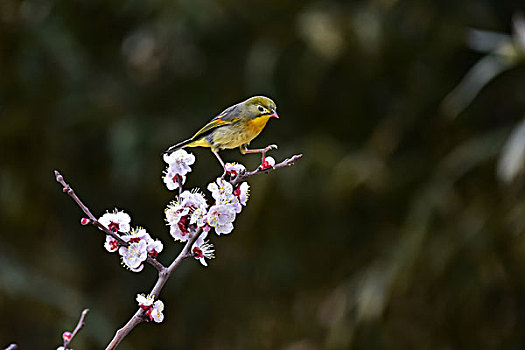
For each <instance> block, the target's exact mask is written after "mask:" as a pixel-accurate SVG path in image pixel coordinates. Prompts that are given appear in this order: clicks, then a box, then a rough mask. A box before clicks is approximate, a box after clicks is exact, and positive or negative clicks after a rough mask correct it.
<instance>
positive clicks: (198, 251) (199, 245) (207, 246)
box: [191, 232, 215, 266]
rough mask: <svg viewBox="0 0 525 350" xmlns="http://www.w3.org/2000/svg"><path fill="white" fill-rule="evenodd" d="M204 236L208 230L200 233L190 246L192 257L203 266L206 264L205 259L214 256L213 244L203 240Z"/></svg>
mask: <svg viewBox="0 0 525 350" xmlns="http://www.w3.org/2000/svg"><path fill="white" fill-rule="evenodd" d="M206 236H208V232H203V233H201V235H200V236H199V238H197V240H196V241H195V243H193V246H192V248H191V252H192V254H193V257H194V258H195V259H197V260H199V261H200V263H201V264H202V265H204V266H208V264H207V263H206V259H213V258H214V257H215V256H214V255H213V252H214V250H213V244H211V243H209V241H206V240H205V239H206Z"/></svg>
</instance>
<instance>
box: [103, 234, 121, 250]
mask: <svg viewBox="0 0 525 350" xmlns="http://www.w3.org/2000/svg"><path fill="white" fill-rule="evenodd" d="M104 248H106V250H107V251H108V252H110V253H113V252H116V251H117V250H118V241H117V240H116V239H115V238H113V237H111V236H110V235H107V236H106V243H104Z"/></svg>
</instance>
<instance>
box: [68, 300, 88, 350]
mask: <svg viewBox="0 0 525 350" xmlns="http://www.w3.org/2000/svg"><path fill="white" fill-rule="evenodd" d="M88 312H89V309H84V311H82V314H81V315H80V319H79V320H78V323H77V326H76V327H75V330H74V331H73V333H69V332H64V334H63V335H62V338H63V339H64V345H63V347H64V350H67V349H68V348H69V344H70V343H71V341H72V340H73V338H74V337H75V335H77V333H78V332H79V331H80V329H81V328H82V327H84V319H85V318H86V315H87V313H88Z"/></svg>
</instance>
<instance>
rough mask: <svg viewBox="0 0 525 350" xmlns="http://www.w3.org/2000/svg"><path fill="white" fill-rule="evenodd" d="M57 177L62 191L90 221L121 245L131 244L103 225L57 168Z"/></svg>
mask: <svg viewBox="0 0 525 350" xmlns="http://www.w3.org/2000/svg"><path fill="white" fill-rule="evenodd" d="M55 178H56V180H57V182H58V183H59V184H61V185H62V187H63V188H62V192H65V193H67V194H68V195H69V196H70V197H71V198H73V200H74V201H75V202H76V203H77V204H78V206H79V207H80V209H82V211H83V212H84V214H86V215H87V216H88V218H89V223H90V224H92V225H93V226H95V227H98V228H99V229H100V230H102V231H104V233H105V234H107V235H110V236H111V237H113V238H115V239H116V240H117V241H118V243H119V245H122V246H124V247H127V246H129V243H128V242H126V241H124V240H123V239H122V238H121V237H120V236H119V235H117V234H116V233H115V232H113V231H111V230H110V229H108V228H107V227H106V226H104V225H102V224H101V223H100V222H99V221H98V220H97V218H96V217H95V216H94V215H93V214H92V213H91V211H90V210H89V208H88V207H86V206H85V205H84V203H82V201H81V200H80V198H78V196H77V195H76V193H75V191H74V190H73V189H72V188H71V186H69V185H68V184H67V182H66V181H65V180H64V177H63V176H62V174H60V173H59V172H58V171H57V170H55Z"/></svg>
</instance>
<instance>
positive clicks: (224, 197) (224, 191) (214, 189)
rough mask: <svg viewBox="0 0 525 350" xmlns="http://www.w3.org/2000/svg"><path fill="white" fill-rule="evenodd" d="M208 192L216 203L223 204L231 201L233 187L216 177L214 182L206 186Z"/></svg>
mask: <svg viewBox="0 0 525 350" xmlns="http://www.w3.org/2000/svg"><path fill="white" fill-rule="evenodd" d="M208 191H210V192H211V195H212V197H213V199H215V201H216V202H217V203H221V204H225V203H229V202H231V201H232V200H233V198H234V196H233V186H232V185H231V183H229V182H228V181H226V180H224V179H222V178H220V177H218V178H217V180H216V181H215V182H212V183H210V184H208Z"/></svg>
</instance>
